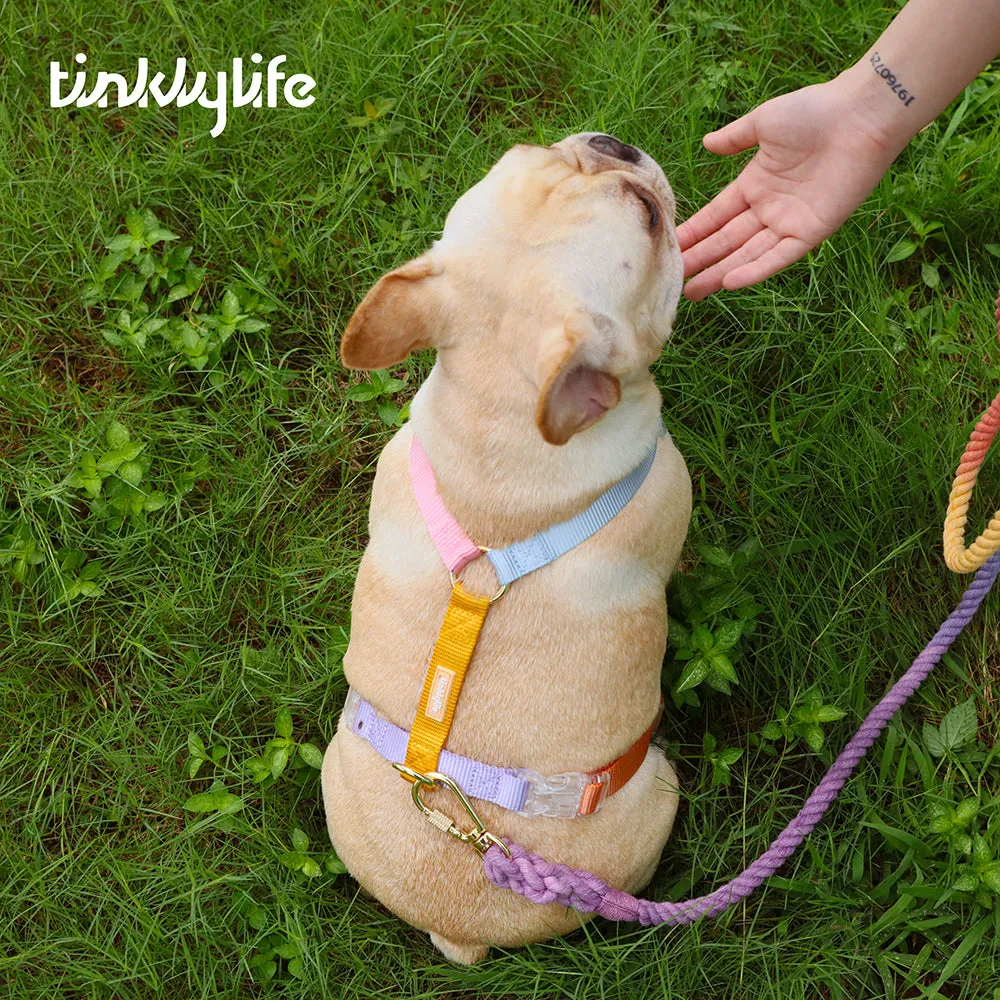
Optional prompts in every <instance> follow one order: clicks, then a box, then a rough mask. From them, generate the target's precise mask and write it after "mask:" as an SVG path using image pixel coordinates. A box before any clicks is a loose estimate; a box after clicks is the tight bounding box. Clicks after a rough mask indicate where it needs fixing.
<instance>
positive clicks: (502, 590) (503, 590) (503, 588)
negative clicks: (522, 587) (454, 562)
mask: <svg viewBox="0 0 1000 1000" xmlns="http://www.w3.org/2000/svg"><path fill="white" fill-rule="evenodd" d="M476 548H477V549H479V551H480V552H482V553H483V555H486V553H487V552H489V551H490V549H489V547H488V546H486V545H477V546H476ZM465 565H466V566H468V565H469V564H468V563H466V564H465ZM462 568H463V569H464V568H465V566H463V567H462ZM448 575H449V576H450V577H451V585H452V586H453V587H454V586H455V584H456V583H458V576H457V575H456V574H455V573H453V572H452V571H451V570H448ZM506 593H507V584H506V583H501V584H500V589H499V590H498V591H497V592H496V593H495V594H494V595H493V596H492V597H491V598H490V599H489V603H490V604H494V603H495V602H496V601H499V600H500V598H501V597H503V595H504V594H506Z"/></svg>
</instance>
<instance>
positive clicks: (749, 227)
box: [683, 209, 764, 278]
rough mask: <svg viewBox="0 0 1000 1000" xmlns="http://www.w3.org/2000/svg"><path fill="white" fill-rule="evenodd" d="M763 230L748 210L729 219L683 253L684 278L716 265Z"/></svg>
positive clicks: (761, 224) (759, 222)
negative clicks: (717, 229)
mask: <svg viewBox="0 0 1000 1000" xmlns="http://www.w3.org/2000/svg"><path fill="white" fill-rule="evenodd" d="M763 228H764V226H763V223H761V221H760V219H758V218H757V216H756V215H755V214H754V213H753V212H752V211H751V210H750V209H747V210H746V211H745V212H741V213H740V214H739V215H737V216H736V218H735V219H730V221H729V222H727V223H726V224H725V225H724V226H723V227H722V228H721V229H720V230H719V231H718V232H715V233H712V235H711V236H707V237H706V238H705V239H703V240H702V241H701V242H700V243H696V244H695V245H694V246H693V247H691V248H690V249H689V250H687V251H685V253H684V255H683V256H684V277H685V278H690V277H691V276H692V275H695V274H697V273H698V272H699V271H704V270H705V268H706V267H711V266H712V265H713V264H717V263H718V262H719V261H720V260H722V259H723V258H725V257H728V256H729V255H730V254H731V253H732V252H733V251H734V250H739V248H740V247H741V246H743V244H744V243H746V242H747V241H748V240H751V239H753V237H754V236H756V235H757V233H759V232H760V231H761V230H762V229H763Z"/></svg>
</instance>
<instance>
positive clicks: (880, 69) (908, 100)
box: [871, 52, 916, 107]
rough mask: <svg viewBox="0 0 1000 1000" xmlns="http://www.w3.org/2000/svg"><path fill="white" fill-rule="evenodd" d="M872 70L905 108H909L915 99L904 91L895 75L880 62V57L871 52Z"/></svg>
mask: <svg viewBox="0 0 1000 1000" xmlns="http://www.w3.org/2000/svg"><path fill="white" fill-rule="evenodd" d="M871 64H872V69H874V70H875V72H876V73H877V74H878V75H879V76H880V77H882V79H883V80H885V82H886V83H887V84H888V85H889V87H890V89H891V90H892V92H893V93H894V94H895V95H896V96H897V97H898V98H899V99H900V100H901V101H902V102H903V103H904V104H905V105H906V106H907V107H909V106H910V105H911V104H912V103H913V102H914V101H915V100H916V98H915V97H914V95H913V94H911V93H910V92H909V91H908V90H906V89H904V88H903V86H902V85H901V84H900V82H899V81H898V80H897V79H896V74H895V73H893V72H892V71H891V70H890V69H889V67H888V66H886V65H885V63H883V62H882V57H881V56H880V55H879V54H878V53H877V52H873V53H872V56H871Z"/></svg>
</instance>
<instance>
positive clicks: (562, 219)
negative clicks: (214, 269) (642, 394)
mask: <svg viewBox="0 0 1000 1000" xmlns="http://www.w3.org/2000/svg"><path fill="white" fill-rule="evenodd" d="M674 208H675V206H674V197H673V192H672V191H671V189H670V185H669V184H668V183H667V179H666V177H665V176H664V174H663V171H662V170H661V169H660V167H659V166H658V165H657V164H656V162H655V161H654V160H653V159H651V158H650V157H649V156H648V155H646V154H645V153H644V152H642V150H640V149H637V148H635V147H634V146H626V145H625V144H624V143H622V142H619V141H618V140H617V139H613V138H612V137H611V136H607V135H600V134H597V133H593V132H583V133H580V134H579V135H572V136H570V137H569V138H567V139H563V140H562V142H558V143H556V144H555V145H553V146H515V147H514V148H513V149H512V150H510V151H509V152H508V153H507V154H506V155H505V156H503V158H502V159H501V160H500V161H499V162H498V163H497V164H496V165H495V166H494V167H493V169H492V170H490V172H489V173H488V174H487V175H486V177H484V178H483V180H481V181H480V182H479V183H478V184H476V185H475V186H474V187H472V188H470V189H469V190H468V191H467V192H466V193H465V194H464V195H462V197H461V198H459V199H458V201H457V202H456V203H455V205H454V207H453V208H452V210H451V211H450V212H449V213H448V218H447V220H446V222H445V228H444V233H443V235H442V237H441V239H440V240H438V241H437V242H436V243H435V244H434V245H433V247H432V248H431V249H430V250H429V251H428V252H427V253H425V254H423V255H422V256H420V257H418V258H416V259H415V260H412V261H410V262H409V263H407V264H404V265H403V266H402V267H400V268H398V269H396V270H395V271H391V272H390V273H389V274H387V275H385V276H384V277H383V278H382V279H381V280H380V281H379V282H378V283H377V284H376V285H375V287H374V288H372V289H371V291H370V292H369V293H368V295H367V296H366V297H365V299H364V301H363V302H362V303H361V305H360V306H359V307H358V310H357V312H355V314H354V316H353V317H352V318H351V321H350V323H349V324H348V326H347V330H346V332H345V333H344V337H343V341H342V342H341V355H342V357H343V360H344V363H345V364H346V365H347V366H348V367H351V368H385V367H388V366H389V365H393V364H396V363H398V362H399V361H401V360H403V358H405V357H406V356H407V355H408V354H409V353H410V351H412V350H415V349H417V348H421V347H435V348H437V349H438V351H439V352H440V355H441V358H442V360H444V359H445V358H446V356H447V355H448V354H449V353H454V354H455V355H456V356H458V355H459V354H460V352H462V351H463V348H464V349H465V350H467V351H472V352H476V351H479V352H480V355H482V353H483V342H482V340H483V338H484V337H486V338H489V343H490V345H491V346H493V347H496V346H498V345H499V346H500V347H501V349H503V350H504V351H505V356H506V357H510V358H511V359H512V361H513V362H514V364H515V366H516V370H517V371H518V372H519V373H521V374H522V375H523V376H524V378H526V379H527V380H529V381H530V382H532V383H533V385H534V391H537V405H536V408H535V421H536V423H537V425H538V428H539V430H540V431H541V433H542V436H543V437H544V438H545V440H546V441H549V442H550V443H552V444H564V443H565V442H566V441H568V440H569V439H570V437H572V435H573V434H575V433H577V432H578V431H581V430H584V429H585V428H587V427H589V426H590V425H591V424H593V423H594V422H596V421H597V420H599V419H600V418H601V417H602V416H603V415H604V414H605V413H606V412H607V410H609V409H611V408H612V407H614V406H616V405H617V404H618V402H619V400H620V398H621V392H622V384H623V382H628V380H629V379H630V378H633V377H636V376H637V375H639V374H640V373H645V371H646V369H647V368H648V366H649V365H650V364H651V363H652V362H653V361H655V360H656V357H657V356H658V354H659V352H660V350H661V349H662V347H663V344H664V342H665V341H666V340H667V338H668V337H669V335H670V331H671V327H672V325H673V321H674V317H675V315H676V312H677V302H678V299H679V297H680V291H681V284H682V276H683V266H682V264H681V255H680V251H679V250H678V247H677V240H676V237H675V234H674Z"/></svg>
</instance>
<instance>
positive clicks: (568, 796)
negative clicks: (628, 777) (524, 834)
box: [515, 767, 610, 819]
mask: <svg viewBox="0 0 1000 1000" xmlns="http://www.w3.org/2000/svg"><path fill="white" fill-rule="evenodd" d="M515 774H517V776H518V777H519V778H521V779H522V780H523V781H526V782H527V783H528V797H527V798H526V799H525V801H524V806H523V807H522V808H521V809H520V810H519V811H518V815H519V816H527V817H531V816H550V817H552V818H554V819H573V818H574V817H576V816H579V815H580V811H581V809H582V808H583V807H584V806H585V805H586V806H588V808H587V812H588V813H593V812H597V810H598V809H600V808H601V806H602V805H603V804H604V800H605V799H606V798H607V797H608V787H609V786H610V775H609V774H608V773H607V772H604V773H597V774H587V773H586V772H583V771H564V772H563V773H562V774H547V775H546V774H539V772H538V771H532V770H530V769H529V768H524V767H522V768H518V770H517V771H516V772H515ZM591 788H595V790H592V791H588V789H591ZM595 795H596V796H597V802H596V805H595V804H594V802H593V796H595Z"/></svg>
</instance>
